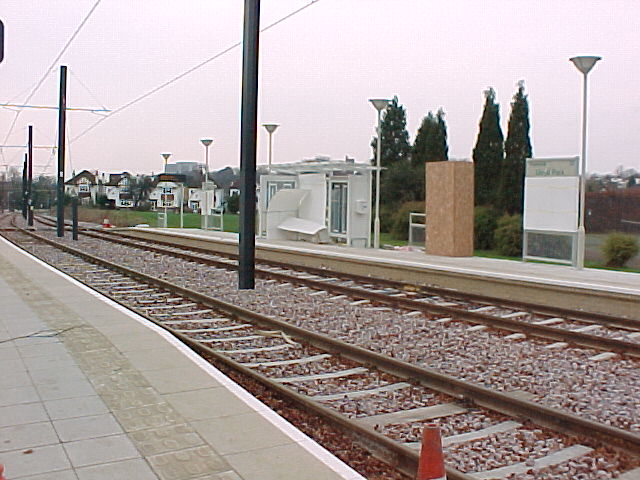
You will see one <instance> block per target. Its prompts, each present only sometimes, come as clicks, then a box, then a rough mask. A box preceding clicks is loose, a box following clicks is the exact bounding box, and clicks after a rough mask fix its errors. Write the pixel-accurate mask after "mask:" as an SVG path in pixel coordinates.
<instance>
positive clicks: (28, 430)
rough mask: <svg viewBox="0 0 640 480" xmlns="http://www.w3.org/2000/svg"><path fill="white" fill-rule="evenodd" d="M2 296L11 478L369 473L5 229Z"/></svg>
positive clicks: (1, 445) (0, 459)
mask: <svg viewBox="0 0 640 480" xmlns="http://www.w3.org/2000/svg"><path fill="white" fill-rule="evenodd" d="M0 302H1V304H2V308H0V365H2V369H1V372H2V373H1V375H0V463H1V464H4V465H5V468H6V472H5V475H6V477H7V479H10V480H14V479H16V480H17V479H22V480H27V479H29V480H43V479H47V480H71V479H74V480H101V479H105V480H106V479H109V480H111V479H136V480H147V479H149V480H154V479H161V480H182V479H185V480H186V479H199V480H214V479H215V480H240V479H242V480H253V479H256V480H257V479H260V480H269V479H273V480H276V479H297V480H298V479H302V480H304V479H309V480H311V479H313V480H318V479H327V480H337V479H350V480H356V479H362V478H363V477H361V476H360V475H359V474H357V473H356V472H355V471H354V470H352V469H351V468H350V467H348V466H347V465H345V464H344V463H342V462H341V461H340V460H338V459H337V458H336V457H334V456H333V455H331V454H330V453H329V452H327V451H326V450H325V449H324V448H322V447H321V446H319V445H318V444H317V443H316V442H314V441H313V440H312V439H310V438H309V437H307V436H306V435H305V434H303V433H302V432H300V431H299V430H297V429H296V428H295V427H293V426H292V425H291V424H289V423H288V422H287V421H286V420H284V419H283V418H282V417H280V416H278V415H277V414H276V413H275V412H273V411H272V410H270V409H269V408H268V407H266V406H265V405H264V404H262V403H261V402H260V401H258V400H257V399H256V398H254V397H253V396H251V395H250V394H249V393H248V392H246V391H245V390H244V389H242V388H241V387H240V386H238V385H237V384H236V383H234V382H233V381H232V380H230V379H229V378H228V377H226V376H225V375H223V374H222V373H221V372H220V371H219V370H217V369H215V368H214V367H212V366H211V365H209V364H208V363H206V362H205V361H203V360H202V359H200V358H199V357H198V356H197V355H196V354H195V353H193V352H192V351H191V350H189V349H187V348H186V347H184V346H182V345H181V344H180V343H179V342H177V341H176V340H175V339H174V338H173V337H171V336H170V335H169V334H168V333H166V332H165V331H164V330H162V329H160V328H158V327H156V326H154V325H152V324H150V323H149V322H147V321H146V320H145V319H144V318H142V317H140V316H137V315H135V314H133V313H131V312H129V311H127V310H126V309H124V308H123V307H121V306H119V305H118V304H116V303H114V302H112V301H110V300H108V299H106V298H105V297H103V296H101V295H100V294H98V293H96V292H94V291H93V290H90V289H89V288H87V287H85V286H83V285H81V284H79V283H78V282H76V281H75V280H73V279H70V278H69V277H67V276H66V275H64V274H62V273H60V272H58V271H57V270H55V269H53V268H51V267H49V266H47V265H45V264H43V263H42V262H40V261H39V260H37V259H35V258H33V257H32V256H30V255H28V254H25V253H23V252H21V251H20V250H18V249H17V248H15V247H14V246H12V245H11V244H9V243H8V242H6V241H5V240H2V239H0Z"/></svg>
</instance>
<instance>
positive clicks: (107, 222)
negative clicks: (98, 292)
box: [0, 218, 111, 480]
mask: <svg viewBox="0 0 640 480" xmlns="http://www.w3.org/2000/svg"><path fill="white" fill-rule="evenodd" d="M102 228H111V224H110V223H109V219H108V218H105V219H104V220H102ZM0 480H1V479H0Z"/></svg>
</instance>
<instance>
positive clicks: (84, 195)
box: [64, 170, 101, 204]
mask: <svg viewBox="0 0 640 480" xmlns="http://www.w3.org/2000/svg"><path fill="white" fill-rule="evenodd" d="M97 173H98V172H95V173H94V172H90V171H89V170H83V171H81V172H80V173H78V174H77V175H74V176H73V177H71V178H70V179H69V180H67V181H66V182H64V193H66V194H67V195H71V196H73V197H78V198H79V199H80V201H81V202H82V203H83V204H88V203H95V202H96V201H97V199H98V195H100V193H101V191H100V190H101V188H100V187H101V185H100V183H99V180H98V177H97Z"/></svg>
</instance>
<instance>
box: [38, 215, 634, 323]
mask: <svg viewBox="0 0 640 480" xmlns="http://www.w3.org/2000/svg"><path fill="white" fill-rule="evenodd" d="M45 220H47V221H49V220H48V219H45ZM80 230H81V231H83V233H85V234H87V235H89V236H94V237H95V238H105V239H106V238H109V237H112V236H120V237H124V238H130V239H136V240H142V241H149V242H154V243H157V244H159V245H165V246H168V247H177V248H184V249H188V250H191V251H194V252H200V253H208V254H211V253H214V254H217V255H220V256H225V257H227V258H231V259H234V260H237V257H238V256H237V255H236V254H233V253H228V252H221V251H219V250H214V249H208V248H202V247H195V246H186V245H180V244H176V243H174V242H169V241H164V240H158V239H156V238H144V233H143V232H138V233H141V234H142V235H141V236H136V235H133V234H131V233H127V232H123V231H121V230H116V231H108V230H105V231H102V232H100V231H99V230H96V229H91V228H82V229H80ZM100 233H102V234H104V237H101V236H100ZM258 260H259V262H260V263H263V264H265V265H271V266H274V267H279V268H284V269H289V270H298V271H304V272H307V273H311V274H314V275H320V276H333V277H338V278H344V279H346V280H352V281H354V282H361V283H370V282H372V281H373V282H375V283H377V284H379V285H383V286H387V287H390V288H395V289H397V290H404V291H408V292H416V293H422V294H424V295H440V296H446V297H450V298H455V299H459V300H462V301H476V302H479V303H491V304H494V305H497V306H503V307H508V308H516V309H521V310H526V311H528V312H531V313H538V314H542V315H550V316H561V317H565V318H567V319H568V320H576V321H581V322H584V323H590V324H601V325H604V326H609V327H614V328H620V329H626V330H631V331H638V330H640V321H638V320H636V319H633V318H626V317H620V316H614V315H607V314H604V313H598V312H585V311H580V310H572V309H570V308H564V307H553V306H548V305H541V304H537V303H532V302H526V301H521V300H510V299H502V298H496V297H491V296H488V295H482V294H477V293H467V292H460V291H457V290H452V289H448V288H443V287H434V286H431V285H416V284H409V283H404V282H400V281H397V280H391V279H385V278H379V277H370V276H364V275H358V274H353V273H346V272H338V271H335V270H327V269H324V268H318V267H312V266H305V265H299V264H291V263H286V262H278V261H275V260H264V259H258Z"/></svg>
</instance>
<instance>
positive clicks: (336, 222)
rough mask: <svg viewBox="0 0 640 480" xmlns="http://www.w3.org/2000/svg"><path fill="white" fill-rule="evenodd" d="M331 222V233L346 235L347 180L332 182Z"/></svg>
mask: <svg viewBox="0 0 640 480" xmlns="http://www.w3.org/2000/svg"><path fill="white" fill-rule="evenodd" d="M330 188H331V194H330V197H329V198H330V201H331V204H330V212H329V216H330V224H331V233H337V234H341V235H346V233H347V206H348V194H349V189H348V185H347V182H331V187H330Z"/></svg>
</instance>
